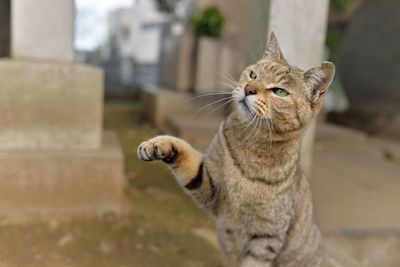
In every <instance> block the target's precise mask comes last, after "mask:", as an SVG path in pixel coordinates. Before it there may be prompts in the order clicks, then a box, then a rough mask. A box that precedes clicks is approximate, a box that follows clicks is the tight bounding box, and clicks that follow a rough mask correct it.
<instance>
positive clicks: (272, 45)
mask: <svg viewBox="0 0 400 267" xmlns="http://www.w3.org/2000/svg"><path fill="white" fill-rule="evenodd" d="M264 56H265V58H267V59H269V60H272V61H275V62H280V63H282V64H287V62H286V59H285V57H284V56H283V54H282V51H281V49H280V47H279V42H278V38H276V35H275V33H274V32H271V35H270V37H269V41H268V42H267V47H266V49H265V52H264Z"/></svg>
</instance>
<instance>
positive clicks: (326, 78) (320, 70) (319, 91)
mask: <svg viewBox="0 0 400 267" xmlns="http://www.w3.org/2000/svg"><path fill="white" fill-rule="evenodd" d="M334 75H335V65H333V63H332V62H328V61H325V62H323V63H322V64H321V66H319V67H315V68H311V69H309V70H308V71H307V72H306V73H304V78H305V79H306V81H307V83H308V85H309V87H310V89H311V93H312V99H311V101H312V102H313V103H314V104H316V103H317V102H318V101H319V100H320V99H321V96H323V95H324V94H325V93H326V91H327V90H328V88H329V85H330V84H331V82H332V80H333V76H334Z"/></svg>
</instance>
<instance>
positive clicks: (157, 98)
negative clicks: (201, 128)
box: [141, 87, 193, 128]
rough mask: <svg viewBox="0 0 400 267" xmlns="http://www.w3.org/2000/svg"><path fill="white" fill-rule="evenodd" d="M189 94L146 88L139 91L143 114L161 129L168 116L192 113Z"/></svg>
mask: <svg viewBox="0 0 400 267" xmlns="http://www.w3.org/2000/svg"><path fill="white" fill-rule="evenodd" d="M189 98H190V95H189V94H185V93H180V92H176V91H175V92H174V91H173V90H168V89H164V88H157V87H146V88H144V89H143V90H142V91H141V101H142V104H143V112H144V115H145V116H146V118H147V119H149V120H150V121H151V122H152V123H153V124H154V125H155V126H156V127H158V128H162V127H163V124H164V123H165V119H166V117H167V116H168V114H182V113H189V114H190V113H193V108H192V106H191V105H190V103H189V102H188V101H187V100H188V99H189Z"/></svg>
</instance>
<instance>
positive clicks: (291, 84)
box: [234, 33, 335, 133]
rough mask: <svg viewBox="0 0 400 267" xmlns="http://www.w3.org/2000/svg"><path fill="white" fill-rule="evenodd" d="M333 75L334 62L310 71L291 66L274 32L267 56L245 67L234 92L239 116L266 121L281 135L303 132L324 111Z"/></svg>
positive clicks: (267, 49)
mask: <svg viewBox="0 0 400 267" xmlns="http://www.w3.org/2000/svg"><path fill="white" fill-rule="evenodd" d="M334 72H335V66H334V65H333V63H331V62H323V63H322V64H321V65H320V66H319V67H315V68H311V69H309V70H307V71H302V70H300V69H298V68H295V67H292V66H290V65H289V64H288V63H287V61H286V60H285V58H284V56H283V54H282V52H281V49H280V48H279V44H278V40H277V38H276V37H275V35H274V34H273V33H272V34H271V37H270V40H269V43H268V45H267V48H266V51H265V55H264V57H263V58H262V59H261V60H259V61H258V62H257V63H255V64H253V65H250V66H248V67H247V68H245V70H244V71H243V72H242V74H241V77H240V80H239V83H238V87H237V88H236V90H234V96H235V97H236V98H237V112H238V113H239V117H240V118H241V119H242V120H244V121H246V120H247V121H248V120H252V119H253V118H259V119H263V120H267V121H269V122H271V123H272V126H273V128H274V131H276V132H278V133H279V132H280V133H284V132H288V131H295V130H301V129H303V128H304V127H305V126H306V125H307V123H308V122H309V121H310V120H311V119H312V118H313V117H314V116H315V115H316V114H317V113H318V112H319V110H320V109H321V107H322V103H323V98H324V94H325V93H326V91H327V90H328V87H329V85H330V83H331V81H332V78H333V75H334Z"/></svg>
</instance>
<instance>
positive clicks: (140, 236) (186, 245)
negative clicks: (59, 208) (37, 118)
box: [0, 103, 223, 267]
mask: <svg viewBox="0 0 400 267" xmlns="http://www.w3.org/2000/svg"><path fill="white" fill-rule="evenodd" d="M139 111H140V106H139V105H138V104H137V103H109V104H107V105H106V106H105V111H104V115H105V118H104V125H105V128H111V129H114V130H116V131H117V133H118V136H119V138H120V142H121V146H122V148H123V151H124V154H125V173H126V177H127V187H126V190H125V194H126V199H127V211H126V213H125V214H124V215H116V214H104V215H102V216H99V217H97V218H80V219H74V220H72V221H68V222H66V221H63V222H62V221H57V220H51V221H46V222H36V223H25V224H21V225H7V224H5V223H3V225H2V226H1V227H0V266H1V267H3V266H4V267H14V266H18V267H19V266H24V267H25V266H27V267H30V266H32V267H36V266H37V267H47V266H52V267H53V266H58V267H64V266H71V267H74V266H96V267H102V266H113V267H123V266H130V267H133V266H135V267H136V266H138V267H139V266H140V267H152V266H154V267H156V266H157V267H160V266H162V267H169V266H171V267H172V266H173V267H176V266H184V267H186V266H187V267H191V266H193V267H202V266H204V267H218V266H221V267H222V266H223V260H222V257H221V255H220V252H219V251H218V249H217V248H216V244H215V240H214V236H213V232H212V226H211V224H210V222H209V220H208V218H207V217H206V215H205V214H204V213H203V212H202V211H200V210H199V209H198V208H197V207H196V206H195V205H194V204H193V203H192V201H191V200H190V198H189V197H188V196H186V195H185V194H184V193H183V192H182V190H181V189H180V188H179V187H178V186H177V185H176V183H175V181H174V179H173V178H172V177H171V176H170V174H169V172H168V170H167V169H166V168H165V167H164V166H163V165H162V164H160V163H142V162H139V160H138V159H137V157H136V147H137V145H138V144H139V142H141V141H142V140H145V139H147V138H150V137H152V136H153V135H155V134H156V132H155V131H154V129H152V128H151V127H150V126H149V125H147V124H146V123H144V122H143V121H142V119H141V116H140V112H139Z"/></svg>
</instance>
